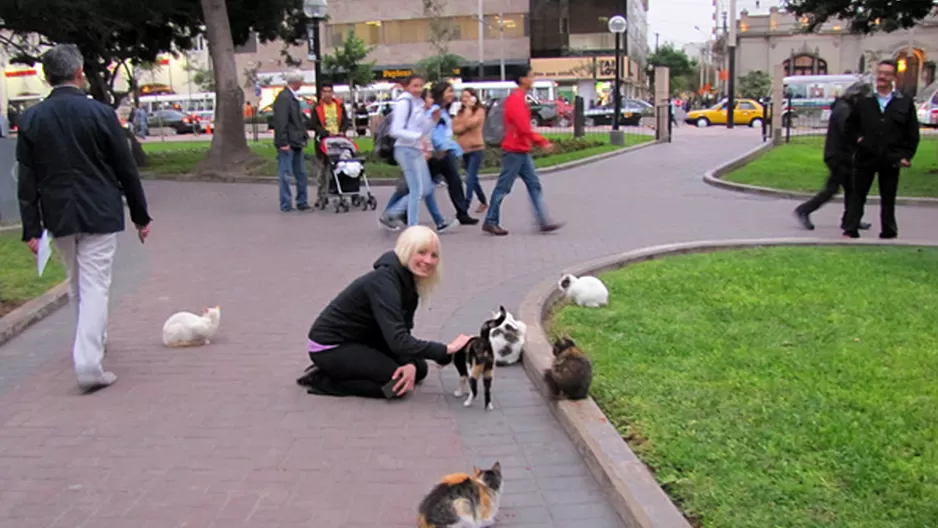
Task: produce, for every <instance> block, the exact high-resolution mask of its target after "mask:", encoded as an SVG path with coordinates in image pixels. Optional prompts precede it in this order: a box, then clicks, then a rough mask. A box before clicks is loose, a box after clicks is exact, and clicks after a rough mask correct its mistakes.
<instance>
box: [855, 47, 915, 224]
mask: <svg viewBox="0 0 938 528" xmlns="http://www.w3.org/2000/svg"><path fill="white" fill-rule="evenodd" d="M895 79H896V63H895V62H893V61H891V60H884V61H880V63H879V65H878V66H877V67H876V94H875V96H872V97H864V98H861V99H859V101H858V102H857V104H856V105H855V107H854V110H853V112H852V113H851V114H850V118H849V119H848V121H847V129H848V130H850V131H851V133H852V134H853V136H854V137H857V138H859V139H858V142H857V156H856V167H857V168H856V179H855V181H854V192H852V193H851V199H850V202H849V203H848V204H847V215H846V218H845V219H844V226H843V228H844V236H845V237H850V238H859V237H860V233H859V231H858V230H859V229H860V218H862V217H863V207H864V205H866V195H867V194H869V192H870V187H871V186H872V185H873V177H874V176H875V175H876V174H879V204H880V205H879V218H880V232H879V238H883V239H890V238H896V237H897V236H898V235H899V226H898V225H897V224H896V192H897V191H898V188H899V169H900V168H902V167H905V168H908V167H911V166H912V163H911V161H912V158H913V157H914V156H915V151H916V150H917V149H918V142H919V130H918V129H919V124H918V116H917V115H916V112H915V105H914V104H913V102H912V98H911V97H907V96H905V95H903V94H901V93H899V92H897V91H895V90H894V89H893V82H894V81H895Z"/></svg>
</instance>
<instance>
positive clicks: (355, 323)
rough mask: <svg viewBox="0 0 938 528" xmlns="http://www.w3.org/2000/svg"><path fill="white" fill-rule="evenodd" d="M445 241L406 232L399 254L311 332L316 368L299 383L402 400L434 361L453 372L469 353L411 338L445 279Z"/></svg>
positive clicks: (346, 294) (419, 230) (355, 286)
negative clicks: (417, 318)
mask: <svg viewBox="0 0 938 528" xmlns="http://www.w3.org/2000/svg"><path fill="white" fill-rule="evenodd" d="M440 270H441V261H440V239H439V238H438V237H437V235H436V233H435V232H433V230H432V229H430V228H428V227H426V226H419V225H418V226H412V227H408V228H407V229H405V230H404V231H403V232H402V233H401V234H400V236H399V237H398V239H397V244H396V246H395V247H394V251H388V252H387V253H385V254H383V255H382V256H381V257H380V258H379V259H378V260H377V261H376V262H375V263H374V270H373V271H370V272H368V273H366V274H364V275H362V276H361V277H359V278H357V279H355V280H354V281H353V282H352V283H351V284H350V285H349V286H348V287H346V288H345V290H343V291H342V292H341V293H339V295H337V296H336V297H335V299H333V300H332V302H330V303H329V305H328V306H326V309H325V310H323V311H322V313H321V314H319V317H317V318H316V321H315V322H314V323H313V326H312V328H310V330H309V350H308V351H309V358H310V361H312V363H313V364H312V365H311V366H310V367H309V368H307V370H306V373H304V375H303V376H302V377H301V378H299V379H298V380H297V383H298V384H299V385H301V386H304V387H306V388H307V389H308V391H309V392H310V393H312V394H322V395H330V396H363V397H366V398H393V397H400V396H403V395H404V394H406V393H407V392H408V391H410V390H413V388H414V384H415V383H418V382H420V381H422V380H423V379H424V378H426V377H427V373H428V370H429V369H428V367H427V360H428V359H429V360H432V361H435V362H436V363H438V364H440V365H447V364H449V362H450V361H451V360H452V358H451V356H452V354H455V353H456V352H457V351H458V350H460V349H462V348H463V347H464V346H466V343H467V342H468V341H469V339H470V336H467V335H460V336H458V337H456V339H454V340H453V341H452V342H450V343H449V344H448V345H447V344H443V343H437V342H434V341H424V340H422V339H417V338H416V337H414V336H413V335H411V330H413V327H414V315H415V314H416V312H417V305H418V304H419V302H420V301H421V300H424V301H426V298H427V296H428V295H429V294H430V292H431V291H432V290H433V288H434V286H436V284H437V283H438V282H439V280H440Z"/></svg>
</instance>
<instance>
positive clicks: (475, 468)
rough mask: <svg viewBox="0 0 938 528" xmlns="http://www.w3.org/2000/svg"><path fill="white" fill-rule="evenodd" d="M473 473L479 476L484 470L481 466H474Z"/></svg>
mask: <svg viewBox="0 0 938 528" xmlns="http://www.w3.org/2000/svg"><path fill="white" fill-rule="evenodd" d="M472 473H473V474H475V476H477V477H478V476H479V475H481V474H482V470H481V469H479V466H472Z"/></svg>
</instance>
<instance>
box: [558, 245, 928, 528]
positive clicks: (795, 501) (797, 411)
mask: <svg viewBox="0 0 938 528" xmlns="http://www.w3.org/2000/svg"><path fill="white" fill-rule="evenodd" d="M936 269H938V250H936V249H920V248H901V247H899V248H772V249H753V250H740V251H728V252H720V253H709V254H696V255H688V256H680V257H668V258H666V259H662V260H656V261H650V262H645V263H640V264H636V265H634V266H629V267H627V268H624V269H621V270H617V271H613V272H610V273H608V274H605V275H604V276H603V279H604V281H605V283H606V285H607V286H608V288H609V292H610V305H609V306H608V307H606V308H602V309H587V308H578V307H575V306H567V307H564V308H562V309H560V310H559V312H558V313H557V314H556V317H555V320H554V321H553V327H552V330H551V331H552V333H554V334H558V333H568V334H569V335H571V336H572V337H573V338H574V339H575V340H576V342H577V344H578V345H580V346H581V347H582V348H583V349H584V350H585V351H586V352H587V353H588V354H589V355H590V356H591V357H592V360H593V362H594V372H595V380H594V382H593V387H592V395H593V397H594V398H595V399H596V401H597V402H598V403H599V405H600V406H601V407H602V408H603V410H604V411H605V413H606V415H607V416H608V417H609V418H610V420H611V421H612V423H614V424H615V426H616V427H617V428H618V430H619V432H620V433H621V434H622V435H623V437H625V438H627V439H628V440H629V442H630V444H631V445H632V447H633V449H634V450H635V451H636V453H637V454H638V455H639V456H640V457H641V458H642V459H643V460H644V461H645V462H646V463H648V465H649V466H651V467H652V468H653V469H654V471H655V473H656V477H657V479H658V481H659V482H660V483H662V484H663V485H664V487H665V489H666V490H667V491H668V493H669V494H670V495H671V497H673V498H674V499H675V500H676V502H677V503H678V504H679V506H680V507H681V508H682V509H683V510H684V511H685V513H687V514H688V515H689V516H691V517H692V518H694V519H696V520H698V521H699V522H700V525H701V526H705V527H707V528H767V527H772V528H796V527H797V528H820V527H824V528H847V527H850V528H923V527H925V526H936V522H938V521H936V520H938V382H936V380H938V333H936V332H935V314H936V313H938V279H936V278H935V270H936Z"/></svg>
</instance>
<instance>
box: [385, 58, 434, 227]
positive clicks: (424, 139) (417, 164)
mask: <svg viewBox="0 0 938 528" xmlns="http://www.w3.org/2000/svg"><path fill="white" fill-rule="evenodd" d="M403 85H404V93H403V94H401V96H400V97H399V98H398V100H397V102H395V103H394V110H393V112H392V113H391V116H390V117H391V123H390V127H389V128H388V136H390V137H392V138H394V150H393V152H394V154H393V156H394V161H395V162H396V163H397V165H400V167H401V171H403V173H404V178H405V180H406V181H407V188H408V191H409V192H408V194H407V199H406V200H397V201H396V202H395V201H392V202H389V203H388V206H387V208H386V209H385V210H384V213H383V214H382V215H381V217H380V218H379V219H378V221H379V222H380V223H381V224H382V225H384V226H385V227H388V228H390V229H392V230H397V229H400V228H401V227H402V226H401V224H402V222H401V219H400V216H401V214H402V213H404V212H405V210H406V212H407V225H408V226H413V225H417V224H418V223H419V216H418V215H419V214H420V200H421V198H422V199H423V201H424V203H425V204H426V205H427V210H428V211H429V212H430V216H431V217H433V222H434V224H435V225H436V230H437V231H438V232H442V231H445V230H446V229H448V228H449V227H450V226H451V225H452V221H448V220H446V219H444V218H443V215H441V214H440V209H439V207H438V206H437V204H436V196H435V195H434V193H433V191H434V190H435V187H434V185H433V181H432V180H431V178H430V168H429V166H428V165H427V159H428V158H429V156H430V131H431V130H432V129H433V127H434V125H435V124H436V122H437V121H439V120H440V114H439V110H437V111H435V112H433V113H431V114H430V115H428V112H427V102H426V101H424V100H423V99H421V97H420V93H421V91H422V89H423V78H422V77H420V76H419V75H410V76H408V77H407V78H406V79H405V80H404V83H403ZM383 139H384V138H383V137H377V138H376V142H375V145H376V147H375V148H376V150H378V155H379V156H383V155H385V154H383V153H384V152H386V147H385V144H386V143H385V141H383ZM379 143H381V145H380V146H379Z"/></svg>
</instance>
